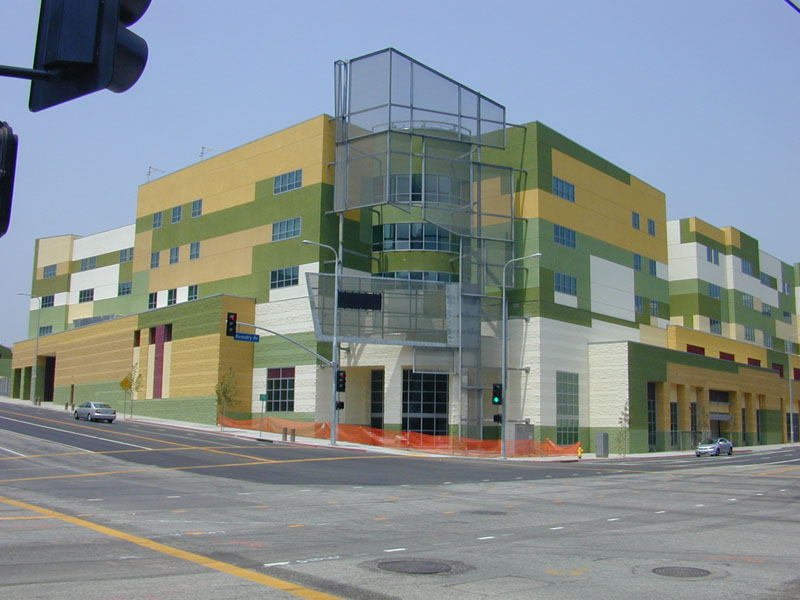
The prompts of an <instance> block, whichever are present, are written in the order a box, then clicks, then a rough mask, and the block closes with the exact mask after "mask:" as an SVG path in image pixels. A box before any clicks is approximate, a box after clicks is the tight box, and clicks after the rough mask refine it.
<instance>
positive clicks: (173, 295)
mask: <svg viewBox="0 0 800 600" xmlns="http://www.w3.org/2000/svg"><path fill="white" fill-rule="evenodd" d="M176 302H178V290H177V289H175V288H172V289H171V290H167V306H172V305H173V304H175V303H176Z"/></svg>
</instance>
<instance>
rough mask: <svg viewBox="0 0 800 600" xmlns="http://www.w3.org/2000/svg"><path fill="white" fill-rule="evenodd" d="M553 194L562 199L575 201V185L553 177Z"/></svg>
mask: <svg viewBox="0 0 800 600" xmlns="http://www.w3.org/2000/svg"><path fill="white" fill-rule="evenodd" d="M553 194H555V195H556V196H558V197H559V198H564V200H569V201H570V202H575V186H574V185H572V184H571V183H570V182H568V181H564V180H563V179H559V178H558V177H553Z"/></svg>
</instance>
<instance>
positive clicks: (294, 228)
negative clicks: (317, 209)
mask: <svg viewBox="0 0 800 600" xmlns="http://www.w3.org/2000/svg"><path fill="white" fill-rule="evenodd" d="M296 237H300V217H294V218H293V219H286V220H285V221H277V222H275V223H273V224H272V241H273V242H279V241H280V240H288V239H289V238H296Z"/></svg>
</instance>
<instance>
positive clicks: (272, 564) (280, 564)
mask: <svg viewBox="0 0 800 600" xmlns="http://www.w3.org/2000/svg"><path fill="white" fill-rule="evenodd" d="M289 564H291V562H289V561H288V560H284V561H281V562H274V563H264V565H263V566H265V567H278V566H282V565H289Z"/></svg>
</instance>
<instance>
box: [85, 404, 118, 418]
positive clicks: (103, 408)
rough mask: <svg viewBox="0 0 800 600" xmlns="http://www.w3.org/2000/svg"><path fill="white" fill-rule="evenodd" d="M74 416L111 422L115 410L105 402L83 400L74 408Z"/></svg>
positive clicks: (115, 415)
mask: <svg viewBox="0 0 800 600" xmlns="http://www.w3.org/2000/svg"><path fill="white" fill-rule="evenodd" d="M75 418H76V419H86V420H87V421H108V422H109V423H113V422H114V419H116V418H117V411H116V410H114V409H113V408H111V406H110V405H109V404H106V403H105V402H84V403H83V404H81V405H80V406H79V407H78V408H76V409H75Z"/></svg>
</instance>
